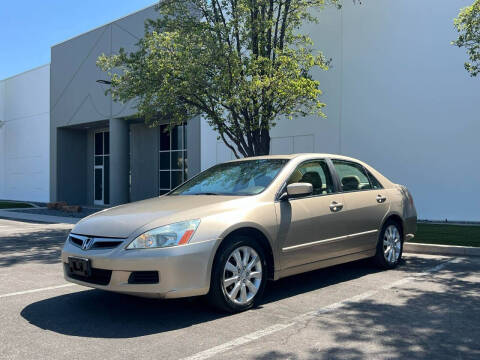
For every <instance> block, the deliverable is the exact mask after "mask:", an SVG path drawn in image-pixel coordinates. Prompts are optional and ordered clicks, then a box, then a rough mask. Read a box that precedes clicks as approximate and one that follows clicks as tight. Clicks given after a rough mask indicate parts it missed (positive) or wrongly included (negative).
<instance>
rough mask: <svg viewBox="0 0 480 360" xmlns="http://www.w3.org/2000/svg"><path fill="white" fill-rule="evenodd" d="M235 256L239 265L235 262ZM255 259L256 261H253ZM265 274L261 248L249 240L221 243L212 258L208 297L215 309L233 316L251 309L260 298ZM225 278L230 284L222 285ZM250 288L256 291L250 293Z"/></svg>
mask: <svg viewBox="0 0 480 360" xmlns="http://www.w3.org/2000/svg"><path fill="white" fill-rule="evenodd" d="M238 256H240V258H239V260H240V264H238V263H237V261H236V259H238ZM247 257H248V259H247V260H246V261H247V266H245V265H244V261H245V258H247ZM254 257H256V258H257V261H253V259H254ZM227 262H228V263H229V265H227ZM252 264H253V265H252ZM227 266H228V268H227ZM249 268H250V270H249ZM267 271H268V267H267V262H266V256H265V252H264V251H263V248H262V246H261V245H260V244H258V242H256V241H255V240H254V239H251V238H250V237H247V236H243V235H238V236H235V237H234V238H232V239H230V240H227V242H226V243H225V244H222V245H221V246H220V248H219V250H218V253H217V255H216V256H215V260H214V263H213V267H212V276H211V280H210V291H209V293H208V295H207V297H208V299H209V301H210V303H211V304H212V305H213V306H214V307H216V308H217V309H219V310H222V311H226V312H230V313H234V312H241V311H245V310H248V309H251V308H252V307H254V306H257V305H258V304H259V302H260V300H261V299H262V296H263V292H264V290H265V284H266V282H267ZM224 278H225V279H227V280H231V281H230V282H231V283H230V282H229V281H226V282H224ZM232 279H235V280H232ZM253 289H256V292H254V291H252V290H253Z"/></svg>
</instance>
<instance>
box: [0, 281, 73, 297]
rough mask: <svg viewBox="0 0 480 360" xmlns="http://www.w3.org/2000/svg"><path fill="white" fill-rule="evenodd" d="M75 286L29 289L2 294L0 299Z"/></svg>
mask: <svg viewBox="0 0 480 360" xmlns="http://www.w3.org/2000/svg"><path fill="white" fill-rule="evenodd" d="M75 285H77V284H63V285H56V286H48V287H44V288H40V289H31V290H25V291H18V292H14V293H10V294H2V295H0V298H6V297H10V296H17V295H24V294H31V293H36V292H40V291H46V290H55V289H61V288H65V287H69V286H75Z"/></svg>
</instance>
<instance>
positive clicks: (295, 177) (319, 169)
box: [287, 160, 334, 195]
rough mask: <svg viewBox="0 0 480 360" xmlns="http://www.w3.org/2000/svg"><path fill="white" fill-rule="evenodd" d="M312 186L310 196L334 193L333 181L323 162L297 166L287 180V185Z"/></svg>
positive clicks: (310, 162) (318, 161) (316, 161)
mask: <svg viewBox="0 0 480 360" xmlns="http://www.w3.org/2000/svg"><path fill="white" fill-rule="evenodd" d="M293 183H309V184H312V187H313V193H312V195H325V194H332V193H333V192H334V187H333V181H332V177H331V175H330V171H329V169H328V165H327V163H326V162H325V160H315V161H309V162H306V163H303V164H301V165H299V166H298V167H297V168H296V169H295V171H294V172H293V174H292V175H291V176H290V179H288V182H287V184H293Z"/></svg>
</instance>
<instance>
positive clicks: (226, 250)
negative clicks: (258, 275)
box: [209, 235, 268, 312]
mask: <svg viewBox="0 0 480 360" xmlns="http://www.w3.org/2000/svg"><path fill="white" fill-rule="evenodd" d="M242 246H249V247H251V248H252V249H254V250H255V251H256V253H257V254H258V256H259V257H260V261H261V263H262V281H261V283H260V287H259V289H258V291H257V293H256V294H255V296H254V297H253V299H252V300H250V301H249V302H248V303H247V304H245V305H239V304H235V303H233V302H232V301H231V300H230V299H229V298H228V296H227V294H226V293H225V290H224V289H223V286H222V281H223V270H224V268H225V264H226V262H227V260H228V257H229V256H230V254H231V253H232V252H233V251H234V250H235V249H237V248H239V247H242ZM267 271H268V267H267V261H266V256H265V252H264V250H263V248H262V246H261V245H260V244H259V243H258V242H257V241H255V240H254V239H252V238H250V237H247V236H242V235H239V236H235V237H234V238H232V239H231V240H229V241H228V242H227V243H225V244H222V245H221V246H220V248H219V249H218V252H217V256H216V258H215V260H214V264H213V268H212V277H211V283H210V292H209V297H210V299H211V301H212V303H213V304H214V305H215V306H216V307H217V308H220V309H222V310H225V311H228V312H240V311H245V310H248V309H250V308H252V307H254V306H257V305H258V303H259V301H260V300H261V298H262V295H263V292H264V290H265V284H266V282H267Z"/></svg>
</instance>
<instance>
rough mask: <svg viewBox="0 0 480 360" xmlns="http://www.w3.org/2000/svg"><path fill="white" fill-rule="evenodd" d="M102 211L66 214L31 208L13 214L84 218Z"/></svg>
mask: <svg viewBox="0 0 480 360" xmlns="http://www.w3.org/2000/svg"><path fill="white" fill-rule="evenodd" d="M100 210H102V209H98V208H82V210H81V211H80V212H68V211H62V210H57V209H46V208H41V209H38V208H31V209H22V210H14V211H15V212H22V213H28V214H38V215H50V216H62V217H72V218H80V219H81V218H84V217H85V216H88V215H91V214H94V213H96V212H97V211H100Z"/></svg>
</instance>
